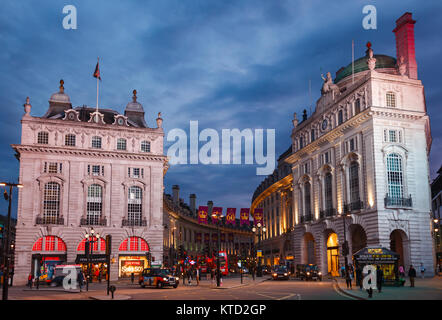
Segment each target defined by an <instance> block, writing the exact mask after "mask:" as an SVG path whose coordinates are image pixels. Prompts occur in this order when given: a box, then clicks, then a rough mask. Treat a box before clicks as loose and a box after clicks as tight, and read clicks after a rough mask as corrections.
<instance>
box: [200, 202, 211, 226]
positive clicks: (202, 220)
mask: <svg viewBox="0 0 442 320" xmlns="http://www.w3.org/2000/svg"><path fill="white" fill-rule="evenodd" d="M207 212H209V207H207V206H200V207H199V208H198V223H204V224H207V222H208V220H207V215H208V213H207Z"/></svg>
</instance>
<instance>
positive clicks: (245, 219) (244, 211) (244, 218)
mask: <svg viewBox="0 0 442 320" xmlns="http://www.w3.org/2000/svg"><path fill="white" fill-rule="evenodd" d="M249 215H250V208H241V211H240V214H239V217H240V220H239V221H240V223H239V224H240V225H241V226H242V225H243V224H249Z"/></svg>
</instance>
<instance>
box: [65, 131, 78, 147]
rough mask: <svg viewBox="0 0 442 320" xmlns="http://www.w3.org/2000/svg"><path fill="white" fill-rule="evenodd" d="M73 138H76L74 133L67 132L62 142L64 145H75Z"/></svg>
mask: <svg viewBox="0 0 442 320" xmlns="http://www.w3.org/2000/svg"><path fill="white" fill-rule="evenodd" d="M75 138H76V137H75V134H71V133H69V134H67V135H66V136H65V137H64V144H65V146H69V147H75V142H76V141H75V140H76V139H75Z"/></svg>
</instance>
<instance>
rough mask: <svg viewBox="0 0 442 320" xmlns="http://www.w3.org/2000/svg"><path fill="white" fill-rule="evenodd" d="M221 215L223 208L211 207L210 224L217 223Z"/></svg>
mask: <svg viewBox="0 0 442 320" xmlns="http://www.w3.org/2000/svg"><path fill="white" fill-rule="evenodd" d="M222 214H223V208H221V207H213V209H212V223H218V221H219V219H220V218H221V215H222Z"/></svg>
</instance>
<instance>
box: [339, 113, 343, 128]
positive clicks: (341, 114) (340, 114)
mask: <svg viewBox="0 0 442 320" xmlns="http://www.w3.org/2000/svg"><path fill="white" fill-rule="evenodd" d="M343 122H344V111H342V110H339V112H338V126H339V125H341V124H342V123H343Z"/></svg>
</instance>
